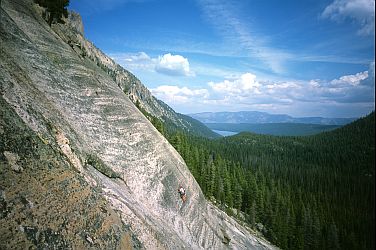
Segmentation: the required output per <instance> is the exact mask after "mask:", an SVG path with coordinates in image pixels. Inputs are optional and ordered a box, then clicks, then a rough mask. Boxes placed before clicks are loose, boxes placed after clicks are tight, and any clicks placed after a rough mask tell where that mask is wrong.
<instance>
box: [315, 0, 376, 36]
mask: <svg viewBox="0 0 376 250" xmlns="http://www.w3.org/2000/svg"><path fill="white" fill-rule="evenodd" d="M321 16H322V17H323V18H330V19H332V20H334V21H337V22H340V21H343V20H345V19H351V20H355V21H356V22H357V23H358V24H359V25H360V29H359V30H358V34H360V35H370V34H373V33H374V30H375V1H374V0H334V2H332V3H331V4H330V5H328V6H327V7H326V8H325V9H324V11H323V13H322V14H321Z"/></svg>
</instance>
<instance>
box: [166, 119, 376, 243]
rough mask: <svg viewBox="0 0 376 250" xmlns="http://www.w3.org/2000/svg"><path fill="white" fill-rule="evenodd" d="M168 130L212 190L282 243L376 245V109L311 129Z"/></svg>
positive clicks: (208, 193) (218, 198) (215, 196)
mask: <svg viewBox="0 0 376 250" xmlns="http://www.w3.org/2000/svg"><path fill="white" fill-rule="evenodd" d="M165 136H167V137H168V139H169V140H170V142H171V143H172V144H173V145H174V147H175V148H176V149H177V150H178V151H179V152H180V154H181V155H182V156H183V158H184V159H185V161H186V163H187V164H188V166H189V168H190V170H191V172H192V173H193V175H194V176H195V178H196V180H197V181H198V183H199V184H200V186H201V188H202V190H203V191H204V193H205V195H206V196H207V197H208V198H210V199H212V200H213V201H215V202H217V203H218V204H219V206H220V207H222V208H223V209H225V210H226V211H227V212H228V213H234V211H236V210H233V209H230V208H231V207H232V208H236V209H238V210H241V211H243V212H244V213H245V220H246V221H247V223H249V224H250V225H251V226H252V227H254V228H256V229H258V230H259V231H261V232H262V233H263V234H264V235H265V236H266V237H267V238H268V239H269V240H271V241H272V242H273V243H275V244H276V245H278V246H280V247H281V248H283V249H374V246H375V245H374V244H375V243H374V238H373V237H374V221H375V220H374V218H375V217H374V214H375V205H374V204H375V203H374V201H375V200H374V193H375V182H374V177H375V175H374V174H375V169H374V168H375V160H374V157H375V140H374V136H375V123H374V112H373V113H371V114H370V115H368V116H367V117H365V118H362V119H359V120H357V121H355V122H353V123H351V124H349V125H347V126H344V127H342V128H339V129H336V130H334V131H331V132H324V133H321V134H318V135H314V136H305V137H283V136H280V137H277V136H267V135H256V134H251V133H241V134H238V135H236V136H232V137H226V138H221V139H216V140H208V139H204V138H199V137H192V136H189V135H187V134H183V133H179V132H177V133H174V134H168V133H167V134H165ZM239 215H240V213H239Z"/></svg>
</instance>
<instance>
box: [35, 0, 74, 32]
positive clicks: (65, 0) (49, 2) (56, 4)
mask: <svg viewBox="0 0 376 250" xmlns="http://www.w3.org/2000/svg"><path fill="white" fill-rule="evenodd" d="M34 1H35V2H36V3H37V4H39V5H40V6H42V7H45V8H46V11H47V13H48V14H47V22H48V25H50V26H51V24H52V22H54V21H56V22H59V23H61V22H63V21H62V19H61V18H62V17H63V16H64V17H68V10H67V7H68V5H69V0H34Z"/></svg>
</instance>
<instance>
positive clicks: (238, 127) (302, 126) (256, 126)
mask: <svg viewBox="0 0 376 250" xmlns="http://www.w3.org/2000/svg"><path fill="white" fill-rule="evenodd" d="M205 125H206V126H207V127H208V128H210V129H214V130H222V131H231V132H252V133H256V134H266V135H287V136H297V135H314V134H318V133H321V132H324V131H330V130H333V129H336V128H339V127H341V126H337V125H322V124H306V123H206V124H205Z"/></svg>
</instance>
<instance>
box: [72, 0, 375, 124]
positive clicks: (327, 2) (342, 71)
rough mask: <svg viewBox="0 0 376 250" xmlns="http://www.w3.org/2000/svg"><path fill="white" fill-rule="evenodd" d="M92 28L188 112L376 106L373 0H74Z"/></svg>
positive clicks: (356, 110)
mask: <svg viewBox="0 0 376 250" xmlns="http://www.w3.org/2000/svg"><path fill="white" fill-rule="evenodd" d="M69 8H70V9H71V10H74V11H76V12H79V13H80V14H81V16H82V19H83V23H84V33H85V36H86V38H88V39H89V40H90V41H92V42H93V43H94V44H95V45H96V46H97V47H98V48H100V49H101V50H102V51H103V52H105V53H106V54H107V55H109V56H110V57H111V58H113V59H114V60H115V61H116V62H117V63H119V64H120V65H121V66H123V67H124V68H125V69H127V70H129V71H131V72H132V73H133V74H134V75H136V76H137V77H138V78H139V79H140V80H141V81H142V83H143V84H144V85H145V86H146V87H147V88H148V89H149V90H150V91H151V92H152V94H153V95H154V96H155V97H157V98H158V99H160V100H162V101H164V102H165V103H167V104H168V105H169V106H171V107H172V108H173V109H174V110H175V111H177V112H180V113H184V114H189V113H199V112H218V111H263V112H268V113H272V114H288V115H292V116H296V117H302V116H322V117H361V116H365V115H367V114H369V113H370V112H371V111H373V110H374V109H375V57H374V54H375V45H374V42H375V0H296V1H292V0H284V1H280V0H71V1H70V7H69Z"/></svg>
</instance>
